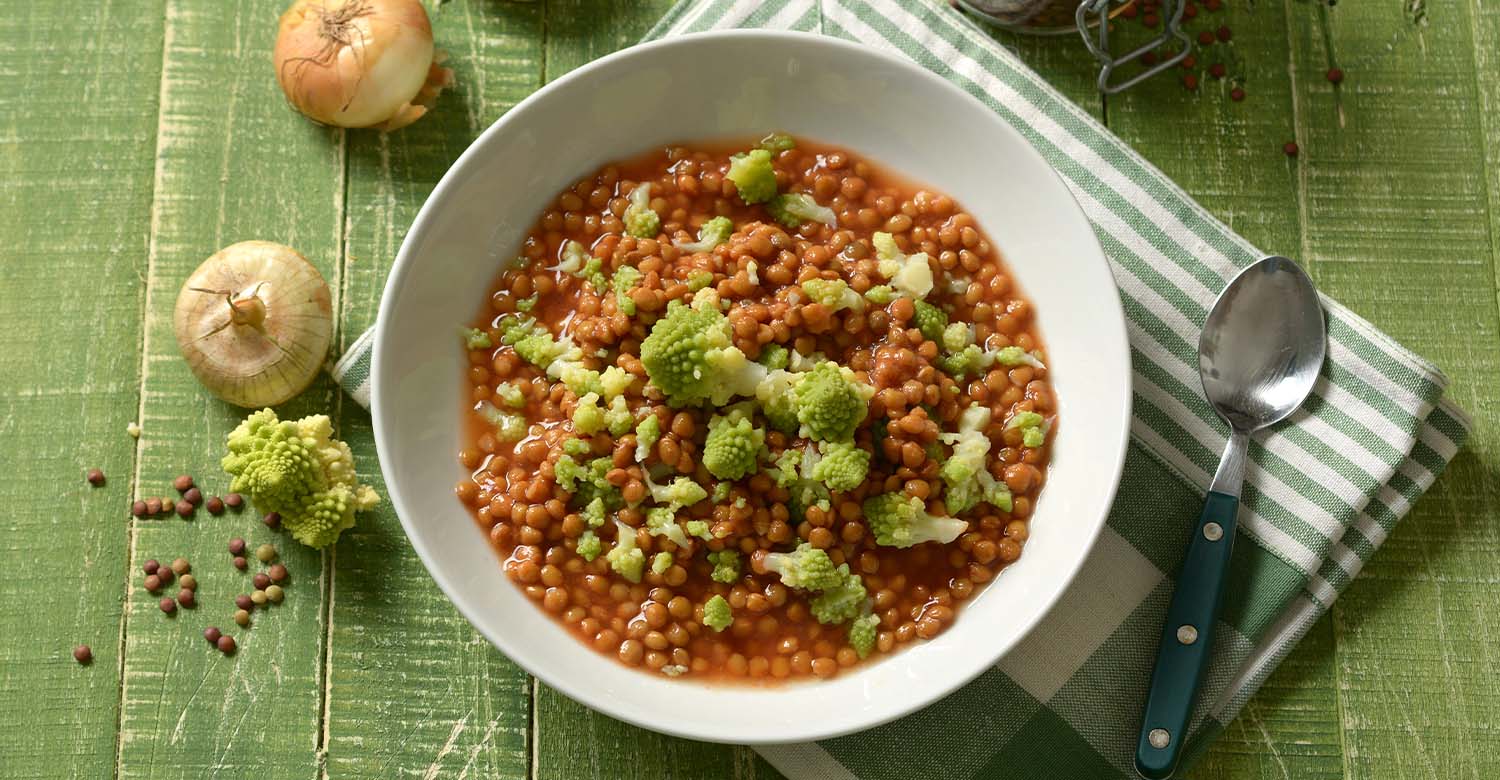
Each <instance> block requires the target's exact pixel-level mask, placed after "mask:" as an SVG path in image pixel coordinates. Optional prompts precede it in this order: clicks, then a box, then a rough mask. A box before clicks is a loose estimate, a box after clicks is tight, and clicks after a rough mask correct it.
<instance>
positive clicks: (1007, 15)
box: [957, 0, 1192, 95]
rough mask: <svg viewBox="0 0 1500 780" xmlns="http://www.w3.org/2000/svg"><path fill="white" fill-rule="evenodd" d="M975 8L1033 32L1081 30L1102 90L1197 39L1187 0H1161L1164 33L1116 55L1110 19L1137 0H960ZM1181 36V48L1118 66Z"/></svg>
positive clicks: (1178, 57)
mask: <svg viewBox="0 0 1500 780" xmlns="http://www.w3.org/2000/svg"><path fill="white" fill-rule="evenodd" d="M957 2H958V4H959V6H961V7H962V8H964V9H965V10H967V11H969V12H970V13H972V14H974V15H976V16H979V17H982V18H984V19H988V20H989V21H991V22H993V23H995V24H996V25H999V26H1000V27H1002V28H1004V29H1006V30H1011V31H1014V32H1019V33H1027V34H1030V35H1065V34H1068V33H1072V32H1077V33H1078V34H1079V35H1081V36H1082V37H1083V43H1084V45H1085V46H1087V47H1088V50H1089V52H1090V53H1091V54H1093V55H1094V58H1095V59H1096V60H1098V61H1099V80H1098V85H1099V91H1100V92H1103V93H1105V94H1106V95H1112V94H1115V93H1116V92H1120V91H1121V90H1124V89H1128V88H1130V87H1132V86H1134V85H1136V84H1139V83H1140V82H1142V81H1144V80H1146V79H1148V78H1151V77H1152V76H1154V75H1156V74H1158V73H1161V72H1162V71H1164V70H1167V69H1169V68H1171V67H1172V66H1174V65H1176V64H1177V63H1179V62H1181V61H1182V59H1183V58H1184V57H1186V56H1187V55H1188V52H1189V51H1190V50H1191V48H1192V47H1191V44H1192V41H1191V40H1190V39H1189V38H1188V35H1187V33H1185V32H1183V30H1182V9H1183V6H1184V4H1185V0H1161V2H1160V5H1159V7H1158V9H1157V11H1156V13H1158V14H1160V15H1161V17H1162V18H1163V19H1166V20H1167V23H1166V24H1165V25H1164V26H1163V27H1162V31H1161V33H1160V34H1159V35H1157V36H1156V37H1155V38H1153V39H1152V40H1151V41H1149V42H1147V43H1146V44H1145V45H1142V46H1140V47H1137V48H1135V49H1132V50H1130V51H1128V52H1125V53H1123V54H1119V55H1116V54H1114V53H1113V52H1111V50H1110V43H1109V20H1111V19H1113V18H1114V17H1116V16H1118V15H1120V14H1121V13H1124V12H1125V9H1127V8H1129V7H1130V6H1132V5H1134V4H1135V3H1136V2H1138V0H957ZM1174 38H1175V39H1177V40H1178V41H1180V42H1181V44H1182V45H1181V46H1179V47H1178V49H1177V53H1176V54H1175V55H1173V56H1171V57H1167V58H1166V59H1162V60H1158V61H1157V62H1156V64H1154V65H1152V66H1150V67H1148V68H1146V69H1145V70H1142V71H1140V72H1137V73H1135V74H1133V75H1131V76H1128V77H1126V78H1123V79H1116V78H1115V71H1116V70H1117V69H1118V68H1119V67H1120V66H1121V65H1125V64H1126V63H1130V62H1134V61H1136V60H1138V59H1140V58H1141V56H1142V55H1144V54H1145V53H1146V52H1148V51H1153V50H1155V49H1156V48H1157V47H1159V46H1161V45H1162V44H1164V43H1166V42H1168V41H1170V40H1172V39H1174Z"/></svg>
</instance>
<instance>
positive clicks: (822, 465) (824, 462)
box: [808, 441, 870, 491]
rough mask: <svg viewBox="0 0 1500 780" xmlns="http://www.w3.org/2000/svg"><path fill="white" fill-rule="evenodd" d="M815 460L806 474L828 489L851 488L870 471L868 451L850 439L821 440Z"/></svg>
mask: <svg viewBox="0 0 1500 780" xmlns="http://www.w3.org/2000/svg"><path fill="white" fill-rule="evenodd" d="M818 449H819V451H820V452H819V454H820V455H821V456H822V457H820V458H818V460H817V462H816V463H814V464H813V466H812V472H811V473H810V474H809V475H808V476H809V477H811V478H812V479H815V480H817V481H819V482H822V483H823V484H824V485H827V486H828V489H829V490H836V491H844V490H853V489H854V488H857V487H859V486H860V484H861V483H863V482H864V481H865V476H866V475H868V474H869V473H870V452H869V450H866V449H864V448H862V447H860V446H859V445H857V444H855V443H854V442H852V441H838V442H823V443H822V444H820V445H818Z"/></svg>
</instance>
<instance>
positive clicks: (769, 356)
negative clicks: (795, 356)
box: [756, 341, 788, 371]
mask: <svg viewBox="0 0 1500 780" xmlns="http://www.w3.org/2000/svg"><path fill="white" fill-rule="evenodd" d="M787 355H788V350H787V348H786V347H783V346H781V345H780V344H777V343H776V342H774V341H773V342H771V343H769V344H767V345H765V346H763V347H761V348H760V357H759V358H757V359H756V362H757V363H760V364H761V365H763V366H765V367H766V368H767V369H768V370H770V371H776V370H778V369H785V368H786V364H787Z"/></svg>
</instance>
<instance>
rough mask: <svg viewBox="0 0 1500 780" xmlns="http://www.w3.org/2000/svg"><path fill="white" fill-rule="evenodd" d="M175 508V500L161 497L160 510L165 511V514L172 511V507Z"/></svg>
mask: <svg viewBox="0 0 1500 780" xmlns="http://www.w3.org/2000/svg"><path fill="white" fill-rule="evenodd" d="M176 508H177V502H176V501H173V500H172V499H170V498H163V499H162V500H161V511H163V512H165V513H167V514H171V513H172V511H173V510H174V509H176Z"/></svg>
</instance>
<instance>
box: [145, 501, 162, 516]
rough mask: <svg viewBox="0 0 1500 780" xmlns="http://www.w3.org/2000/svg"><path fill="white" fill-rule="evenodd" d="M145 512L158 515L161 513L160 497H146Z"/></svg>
mask: <svg viewBox="0 0 1500 780" xmlns="http://www.w3.org/2000/svg"><path fill="white" fill-rule="evenodd" d="M146 514H148V515H159V514H161V499H159V498H148V499H146Z"/></svg>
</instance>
